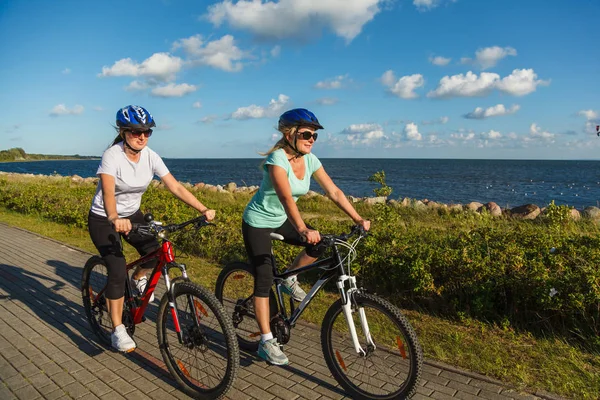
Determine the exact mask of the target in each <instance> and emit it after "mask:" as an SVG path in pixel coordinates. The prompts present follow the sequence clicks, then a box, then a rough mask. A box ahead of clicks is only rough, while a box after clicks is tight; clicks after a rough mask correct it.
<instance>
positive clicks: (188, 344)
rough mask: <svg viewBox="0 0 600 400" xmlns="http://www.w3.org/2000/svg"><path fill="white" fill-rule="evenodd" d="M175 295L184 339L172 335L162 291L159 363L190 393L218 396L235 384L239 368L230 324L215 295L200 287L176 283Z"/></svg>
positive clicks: (169, 312)
mask: <svg viewBox="0 0 600 400" xmlns="http://www.w3.org/2000/svg"><path fill="white" fill-rule="evenodd" d="M173 295H174V299H173V300H174V304H175V308H176V311H175V312H176V313H177V319H178V320H179V326H180V328H181V336H182V341H181V342H180V341H179V338H178V335H177V332H176V331H175V325H174V322H173V321H174V320H173V318H174V317H173V312H172V311H171V308H170V307H169V298H168V293H166V294H165V295H164V296H163V297H162V299H161V302H160V306H159V309H158V317H157V323H156V331H157V336H158V346H159V348H160V351H161V353H162V356H163V360H164V361H165V364H166V365H167V367H168V368H169V371H170V372H171V375H173V377H174V378H175V380H176V381H177V382H178V383H179V384H180V385H181V387H182V388H183V390H184V392H186V393H187V394H188V395H190V396H193V397H195V398H200V399H218V398H221V397H222V396H223V395H224V394H225V393H226V392H227V391H228V390H229V389H230V388H231V386H232V385H233V381H234V379H235V376H236V374H237V370H238V367H239V358H240V354H239V348H238V344H237V341H236V337H235V332H234V329H233V325H232V324H231V320H230V319H229V316H228V315H226V314H225V310H224V309H223V306H222V305H221V304H220V303H219V302H218V300H217V299H216V298H215V296H214V295H213V294H212V293H211V292H209V291H208V290H207V289H205V288H203V287H201V286H199V285H196V284H194V283H191V282H183V283H176V284H175V286H174V288H173Z"/></svg>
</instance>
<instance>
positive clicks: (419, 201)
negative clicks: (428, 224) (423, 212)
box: [413, 200, 427, 208]
mask: <svg viewBox="0 0 600 400" xmlns="http://www.w3.org/2000/svg"><path fill="white" fill-rule="evenodd" d="M413 207H414V208H425V207H427V206H426V205H425V203H423V202H422V201H421V200H417V201H415V202H414V203H413Z"/></svg>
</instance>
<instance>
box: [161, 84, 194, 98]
mask: <svg viewBox="0 0 600 400" xmlns="http://www.w3.org/2000/svg"><path fill="white" fill-rule="evenodd" d="M196 90H198V88H197V87H196V86H195V85H189V84H187V83H180V84H179V85H177V84H175V83H169V84H168V85H165V86H159V87H155V88H154V89H152V91H151V92H150V93H151V94H152V95H153V96H157V97H182V96H185V95H186V94H189V93H192V92H195V91H196Z"/></svg>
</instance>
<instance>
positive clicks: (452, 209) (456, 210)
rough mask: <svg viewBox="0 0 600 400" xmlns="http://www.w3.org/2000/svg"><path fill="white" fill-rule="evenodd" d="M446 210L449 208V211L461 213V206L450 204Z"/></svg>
mask: <svg viewBox="0 0 600 400" xmlns="http://www.w3.org/2000/svg"><path fill="white" fill-rule="evenodd" d="M448 208H450V211H454V212H461V211H462V210H463V206H462V204H450V205H449V206H448Z"/></svg>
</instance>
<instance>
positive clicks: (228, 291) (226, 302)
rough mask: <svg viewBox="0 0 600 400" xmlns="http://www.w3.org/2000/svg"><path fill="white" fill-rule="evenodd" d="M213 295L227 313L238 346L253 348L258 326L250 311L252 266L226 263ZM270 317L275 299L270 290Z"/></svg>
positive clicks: (251, 301)
mask: <svg viewBox="0 0 600 400" xmlns="http://www.w3.org/2000/svg"><path fill="white" fill-rule="evenodd" d="M215 295H216V296H217V299H219V301H220V302H221V303H223V307H224V308H225V312H226V313H227V315H229V316H231V319H232V321H233V326H234V328H235V333H236V335H237V337H238V341H239V344H240V347H241V348H242V349H244V350H246V351H252V352H254V351H257V350H258V342H259V341H260V329H259V328H258V323H257V322H256V315H255V314H254V268H253V267H252V266H251V265H249V264H246V263H242V262H234V263H231V264H227V265H226V266H225V267H224V268H223V270H222V271H221V273H220V274H219V277H218V278H217V284H216V287H215ZM269 304H270V312H271V317H273V316H274V315H276V314H277V310H278V307H277V301H276V299H275V294H274V293H273V290H271V292H270V296H269Z"/></svg>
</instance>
